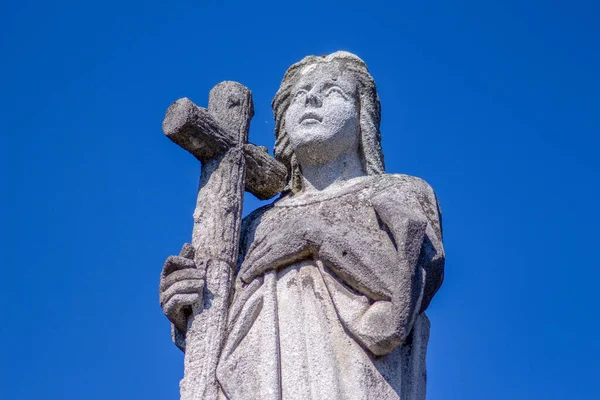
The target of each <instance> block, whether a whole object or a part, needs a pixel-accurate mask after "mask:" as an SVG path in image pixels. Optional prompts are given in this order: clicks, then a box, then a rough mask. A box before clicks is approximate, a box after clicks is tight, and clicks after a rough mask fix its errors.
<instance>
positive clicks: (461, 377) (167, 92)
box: [0, 0, 600, 400]
mask: <svg viewBox="0 0 600 400" xmlns="http://www.w3.org/2000/svg"><path fill="white" fill-rule="evenodd" d="M599 8H600V7H599V6H598V3H597V2H593V1H588V2H584V1H571V2H556V1H546V2H535V1H506V0H504V1H485V2H482V1H455V2H440V1H430V2H404V1H402V2H389V3H388V4H384V3H381V2H377V1H373V2H363V3H361V2H352V1H348V2H344V3H338V4H335V3H330V2H328V1H322V2H316V1H310V0H307V1H303V2H298V3H288V2H272V3H270V4H267V3H266V2H233V1H228V2H217V1H179V2H172V3H171V4H169V3H167V2H157V1H146V2H134V1H131V2H114V1H110V0H108V1H104V2H65V1H55V2H39V1H22V2H8V3H6V4H3V5H2V6H1V11H0V22H1V23H0V32H1V35H0V54H1V56H0V59H1V62H0V76H1V78H0V94H1V96H0V120H1V121H2V128H3V129H2V146H1V148H0V169H1V170H2V171H3V172H2V175H1V176H2V195H1V196H0V207H1V209H2V221H1V226H2V229H1V230H0V235H1V238H0V246H2V248H1V250H2V255H3V261H2V265H3V276H2V279H0V310H1V317H2V323H1V324H0V399H7V400H8V399H19V400H21V399H23V400H28V399H38V398H45V399H74V400H75V399H88V400H92V399H107V398H110V399H176V398H178V397H177V396H178V383H179V379H180V378H181V375H182V360H183V357H182V354H181V353H180V351H179V350H178V349H177V348H175V346H174V345H172V344H171V342H170V338H169V326H168V323H167V320H166V318H165V317H164V316H163V315H162V312H161V310H160V307H159V305H158V293H157V286H158V277H159V273H160V270H161V267H162V263H163V261H164V259H165V258H166V257H167V256H168V255H170V254H174V253H176V252H178V251H179V249H180V247H181V245H182V243H184V242H185V241H187V240H189V237H190V233H191V222H192V220H191V214H192V211H193V207H194V201H195V192H196V187H197V179H198V173H199V167H198V163H197V162H196V161H195V160H194V159H193V157H191V156H190V155H189V154H186V153H185V152H184V151H183V150H181V149H180V148H178V147H177V146H175V145H173V144H172V143H171V142H170V141H169V140H168V139H166V138H165V137H164V135H163V134H162V132H161V122H162V119H163V116H164V113H165V110H166V108H167V107H168V106H169V104H170V103H171V102H173V101H175V100H176V99H178V98H180V97H184V96H187V97H190V98H191V99H192V100H193V101H194V102H196V103H197V104H199V105H202V106H205V105H206V102H207V96H208V92H209V90H210V89H211V87H212V86H214V85H215V84H216V83H218V82H220V81H222V80H236V81H239V82H242V83H243V84H245V85H246V86H248V87H249V88H250V89H251V90H252V91H253V93H254V103H255V109H256V115H255V117H254V119H253V122H252V126H251V132H250V137H251V140H252V141H253V142H255V143H257V144H260V145H265V146H267V147H269V148H270V149H272V145H273V142H274V138H273V127H274V124H273V118H272V112H271V109H270V101H271V99H272V97H273V95H274V94H275V92H276V90H277V88H278V85H279V83H280V80H281V78H282V77H283V73H284V72H285V70H286V68H287V67H288V66H289V65H291V64H292V63H293V62H296V61H298V60H299V59H301V58H302V57H303V56H305V55H308V54H325V53H330V52H333V51H335V50H339V49H344V50H348V51H352V52H354V53H356V54H358V55H359V56H360V57H362V58H363V59H364V60H365V61H366V62H367V64H368V65H369V67H370V69H371V72H372V74H373V76H374V77H375V80H376V82H377V85H378V88H379V94H380V97H381V102H382V110H383V122H382V133H383V146H384V152H385V156H386V164H387V170H388V172H390V173H406V174H410V175H416V176H419V177H421V178H424V179H425V180H427V181H428V182H429V183H430V184H431V185H432V186H433V187H434V189H435V190H436V192H437V195H438V197H439V200H440V203H441V206H442V210H443V214H444V235H445V238H444V239H445V248H446V254H447V263H446V281H445V283H444V285H443V287H442V289H441V290H440V292H439V293H438V295H437V296H436V298H434V300H433V302H432V304H431V306H430V308H429V312H428V314H429V317H430V319H431V321H432V333H431V340H430V347H429V356H428V366H429V381H428V394H429V395H428V399H430V400H431V399H432V400H436V399H440V400H450V399H457V400H471V399H472V400H481V399H488V400H493V399H503V400H504V399H513V400H517V399H538V398H539V399H598V398H600V387H599V386H598V384H597V379H598V378H597V376H598V373H599V372H600V369H599V368H598V360H599V359H600V344H599V341H598V339H597V332H598V330H599V329H600V318H599V316H600V313H599V311H598V305H599V300H598V295H597V294H596V293H597V291H596V288H597V287H598V281H599V280H600V272H599V267H600V265H599V262H598V257H597V254H596V252H597V250H598V243H597V241H598V228H599V227H600V218H599V216H598V212H597V211H596V206H595V205H594V204H595V200H596V199H597V198H598V194H599V191H598V178H597V175H598V172H599V167H600V165H599V161H598V149H599V139H598V135H599V133H600V129H599V128H600V123H599V118H600V117H599V115H600V112H599V111H600V96H599V92H600V79H599V78H598V71H600V56H599V53H600V52H599V48H598V47H599V46H598V39H599V38H600V28H599V25H598V22H597V21H598V16H599V15H600V13H599V11H600V9H599ZM251 197H252V196H251V195H248V198H247V200H246V204H245V213H247V212H248V211H250V210H252V209H254V208H256V207H257V206H258V205H259V202H258V201H257V200H255V199H253V198H251Z"/></svg>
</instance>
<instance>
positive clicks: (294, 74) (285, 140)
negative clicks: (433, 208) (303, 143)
mask: <svg viewBox="0 0 600 400" xmlns="http://www.w3.org/2000/svg"><path fill="white" fill-rule="evenodd" d="M324 63H336V65H338V67H339V70H340V74H341V73H342V72H346V71H347V72H350V73H352V74H353V75H354V76H355V78H356V81H357V84H358V97H359V115H360V117H359V119H360V149H359V151H360V155H361V160H362V164H363V168H364V169H365V172H366V173H367V175H377V174H383V173H385V166H384V163H383V152H382V150H381V132H380V131H379V124H380V122H381V105H380V103H379V96H378V95H377V88H376V87H375V81H374V80H373V77H372V76H371V74H370V73H369V70H368V69H367V65H366V64H365V62H364V61H363V60H361V59H360V58H358V57H357V56H355V55H354V54H352V53H348V52H346V51H337V52H335V53H332V54H330V55H328V56H321V57H316V56H308V57H304V58H303V59H302V60H301V61H300V62H298V63H296V64H294V65H292V66H291V67H290V68H289V69H288V70H287V71H286V73H285V75H284V77H283V80H282V81H281V86H280V87H279V90H278V91H277V94H276V95H275V98H274V99H273V103H272V107H273V113H274V114H275V158H276V159H277V160H279V161H280V162H282V163H283V164H284V165H285V166H286V167H287V168H288V177H289V178H288V187H287V188H288V189H291V190H292V191H294V192H297V191H300V190H301V189H302V179H301V178H302V176H301V172H300V167H299V165H298V162H297V161H296V156H295V155H294V152H293V150H292V147H291V144H290V139H289V136H288V134H287V132H286V131H285V113H286V111H287V109H288V107H289V105H290V102H291V99H292V90H293V88H294V86H295V84H296V83H297V82H298V80H299V79H300V77H301V76H302V75H304V74H305V73H306V72H308V71H309V70H310V69H311V68H310V66H314V65H316V64H324Z"/></svg>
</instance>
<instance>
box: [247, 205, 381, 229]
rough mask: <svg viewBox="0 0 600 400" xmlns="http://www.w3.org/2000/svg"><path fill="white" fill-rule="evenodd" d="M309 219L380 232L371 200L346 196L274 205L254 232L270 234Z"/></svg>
mask: <svg viewBox="0 0 600 400" xmlns="http://www.w3.org/2000/svg"><path fill="white" fill-rule="evenodd" d="M309 219H310V220H315V219H317V220H319V221H321V222H323V223H325V224H327V225H328V226H336V225H339V226H345V227H346V228H348V227H355V228H357V229H359V230H360V231H363V232H365V231H366V232H373V234H378V233H379V232H380V226H379V221H378V218H377V214H376V213H375V210H374V209H373V207H372V206H371V205H370V202H369V201H368V200H367V199H364V198H361V197H359V196H352V195H348V196H344V197H343V198H336V199H329V200H324V201H319V202H312V203H309V204H303V205H295V206H291V207H285V206H284V207H278V206H275V207H273V208H272V209H270V210H269V211H268V212H266V213H265V214H264V215H263V216H262V218H261V220H260V222H259V224H258V226H257V227H256V232H255V235H256V237H260V236H263V235H269V234H272V233H273V232H275V231H277V230H278V229H284V228H285V226H288V225H294V226H296V225H298V223H300V224H301V223H302V221H304V220H309Z"/></svg>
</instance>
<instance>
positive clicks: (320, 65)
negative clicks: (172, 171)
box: [160, 52, 444, 400]
mask: <svg viewBox="0 0 600 400" xmlns="http://www.w3.org/2000/svg"><path fill="white" fill-rule="evenodd" d="M237 85H239V84H237ZM242 88H243V87H242V86H241V85H239V86H235V85H234V84H233V83H231V82H230V83H227V85H226V87H225V88H224V89H223V88H221V92H222V93H221V94H218V93H217V94H214V93H213V92H211V97H210V100H209V109H208V111H206V110H204V109H200V108H198V107H196V106H194V105H193V103H191V102H190V101H189V100H187V99H183V100H179V101H178V102H177V103H175V104H174V105H173V106H172V107H171V108H170V109H169V111H168V112H167V118H166V119H165V124H164V125H163V129H164V130H165V133H167V135H168V136H169V137H170V138H171V139H172V140H173V141H175V142H176V143H178V144H180V145H182V146H183V147H185V148H186V149H188V150H190V151H191V152H192V153H193V154H195V155H196V156H197V157H198V158H199V159H201V160H202V161H203V170H202V178H201V184H200V188H201V189H200V192H202V191H203V190H206V191H207V193H208V190H209V189H211V188H210V186H211V185H213V188H212V191H211V192H210V194H202V195H201V193H200V192H199V195H198V199H199V200H198V201H199V203H198V206H199V207H200V206H202V207H204V208H203V209H204V210H205V212H202V211H201V210H200V211H199V210H198V209H197V211H196V214H195V217H196V218H195V222H196V224H195V228H194V235H193V239H192V245H191V246H190V245H186V246H184V249H183V250H182V253H181V255H180V256H171V257H169V258H168V259H167V262H166V263H165V266H164V268H163V273H162V275H161V283H160V297H161V306H162V307H163V310H164V311H165V313H166V315H167V317H168V318H169V320H170V321H171V322H172V332H173V338H174V341H175V343H176V344H177V345H178V346H179V347H180V348H182V349H183V350H184V351H185V352H186V361H185V363H186V366H185V368H186V371H185V376H184V379H183V380H182V383H181V396H182V399H186V400H187V399H190V400H191V399H201V398H206V399H232V400H237V399H268V400H270V399H283V400H292V399H293V400H295V399H340V400H342V399H378V400H387V399H402V400H421V399H425V385H426V368H425V355H426V349H427V342H428V338H429V321H428V319H427V317H426V316H425V314H424V311H425V310H426V309H427V307H428V305H429V303H430V301H431V299H432V297H433V296H434V294H435V293H436V291H437V290H438V289H439V287H440V285H441V283H442V280H443V271H444V250H443V246H442V227H441V214H440V210H439V206H438V202H437V199H436V197H435V194H434V192H433V190H432V189H431V187H430V186H429V185H428V184H427V183H426V182H424V181H423V180H421V179H418V178H415V177H411V176H406V175H388V174H385V170H384V163H383V154H382V151H381V145H380V131H379V123H380V104H379V98H378V95H377V91H376V88H375V83H374V81H373V78H372V77H371V75H370V74H369V71H368V69H367V66H366V65H365V63H364V62H363V61H362V60H361V59H360V58H358V57H357V56H355V55H353V54H350V53H347V52H336V53H333V54H331V55H328V56H323V57H313V56H309V57H306V58H304V59H303V60H301V61H300V62H298V63H297V64H294V65H292V66H291V67H290V68H289V69H288V71H287V72H286V74H285V76H284V78H283V81H282V83H281V87H280V89H279V91H278V92H277V94H276V96H275V99H274V100H273V110H274V113H275V121H276V127H275V136H276V142H275V158H276V160H277V161H279V162H280V163H281V164H283V166H281V165H280V164H278V163H277V162H275V160H273V159H270V157H269V156H268V154H266V153H265V152H264V151H263V150H261V149H259V148H256V147H255V146H252V145H250V144H247V143H246V139H247V125H248V123H249V118H251V116H252V107H251V97H249V96H250V95H249V92H248V93H247V94H246V93H245V92H243V90H242ZM217 89H218V88H215V89H213V91H215V90H217ZM217 92H218V91H217ZM240 93H241V94H240ZM219 96H221V98H222V99H224V100H218V99H216V98H218V97H219ZM240 98H241V99H242V100H239V99H240ZM215 99H216V100H215ZM236 99H237V100H236ZM244 99H246V100H244ZM248 99H249V100H248ZM178 103H179V104H178ZM212 103H214V104H221V105H222V106H221V107H219V106H215V107H212V109H211V104H212ZM177 110H178V111H177ZM231 110H233V111H231ZM243 110H245V111H243ZM231 112H237V114H235V115H237V116H238V117H239V118H237V117H236V118H237V119H236V118H232V117H227V115H228V114H227V113H231ZM232 120H233V121H234V122H233V125H231V121H232ZM240 121H241V122H240ZM244 121H246V122H244ZM227 124H229V125H228V126H226V125H227ZM194 129H195V130H194ZM192 131H193V132H197V135H198V137H199V138H200V139H201V140H200V139H198V140H195V139H194V140H193V139H190V137H191V135H192V133H191V132H192ZM235 132H240V133H239V134H238V136H235V135H236V133H235ZM194 134H195V133H194ZM215 137H216V138H217V139H215ZM200 142H202V143H208V144H207V145H206V146H204V148H203V149H200V150H198V148H199V147H202V146H201V145H199V143H200ZM206 149H210V151H209V150H206ZM213 160H216V161H213ZM228 160H229V161H228ZM220 169H222V170H223V171H226V172H225V173H220V172H219V171H220ZM205 170H206V171H207V172H206V173H205ZM232 170H235V171H239V173H232V172H231V171H232ZM218 173H220V175H218ZM286 173H287V174H286ZM236 174H237V175H236ZM286 176H287V178H286ZM244 177H245V181H244ZM215 182H217V183H218V185H217V184H216V183H215ZM219 182H234V183H231V186H230V187H235V188H237V189H235V190H230V189H227V190H225V189H223V187H225V186H224V185H225V184H223V183H219ZM283 186H285V187H283ZM244 187H245V188H246V189H247V190H249V191H252V192H253V193H255V194H257V195H258V196H259V197H262V198H266V197H270V196H272V195H274V194H275V193H277V192H278V191H280V190H281V191H282V192H281V195H280V197H279V198H278V199H277V200H275V201H274V202H273V203H272V204H270V205H268V206H266V207H262V208H260V209H258V210H256V211H254V212H253V213H251V214H250V215H248V216H247V217H246V218H245V219H244V220H243V221H242V222H241V223H238V222H236V221H238V220H240V219H239V215H240V212H241V203H240V201H241V196H242V195H243V192H244ZM234 192H235V193H234ZM215 193H217V194H218V193H221V194H220V196H221V197H215V196H216V195H215ZM223 193H224V194H223ZM232 193H234V194H232ZM240 193H241V194H240ZM202 199H204V200H202ZM201 200H202V201H201ZM209 200H210V201H209ZM228 205H229V206H228ZM206 207H212V209H214V210H216V211H211V212H210V213H209V212H208V211H206V210H207V208H206ZM219 207H220V208H219ZM212 209H211V210H212ZM236 218H237V219H236ZM223 221H225V222H223ZM240 221H241V220H240ZM219 224H220V225H219ZM217 225H218V226H225V228H215V226H217ZM223 232H225V233H223ZM215 241H216V242H219V243H221V242H222V243H223V244H219V245H218V246H220V247H219V248H220V249H221V248H223V249H225V248H226V249H227V250H226V251H224V250H218V251H216V250H215V244H214V243H215ZM218 246H217V247H218ZM228 246H229V247H228ZM231 249H233V250H231ZM233 251H235V252H236V253H235V254H232V252H233ZM211 282H212V283H211ZM211 312H213V313H214V315H215V316H213V317H210V313H211ZM193 371H201V372H193ZM200 386H201V387H202V389H197V387H200Z"/></svg>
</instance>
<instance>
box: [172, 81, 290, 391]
mask: <svg viewBox="0 0 600 400" xmlns="http://www.w3.org/2000/svg"><path fill="white" fill-rule="evenodd" d="M253 114H254V108H253V103H252V93H251V92H250V90H249V89H248V88H246V87H245V86H243V85H241V84H239V83H236V82H231V81H227V82H222V83H220V84H218V85H217V86H215V87H214V88H213V89H212V90H211V92H210V95H209V102H208V110H207V109H204V108H200V107H198V106H196V105H195V104H194V103H192V102H191V101H190V100H189V99H187V98H183V99H180V100H178V101H176V102H175V103H174V104H173V105H171V107H169V109H168V110H167V114H166V116H165V119H164V122H163V131H164V133H165V135H167V137H168V138H169V139H171V140H172V141H173V142H175V143H177V144H178V145H180V146H181V147H183V148H184V149H186V150H187V151H189V152H190V153H192V154H193V155H194V156H196V158H198V159H199V160H200V161H201V162H202V172H201V178H200V187H199V190H198V198H197V202H196V210H195V212H194V228H193V234H192V247H193V250H194V251H193V252H192V253H193V254H194V263H195V265H196V268H198V269H199V270H201V271H202V274H203V275H204V277H205V278H204V279H205V285H204V289H203V294H202V296H200V297H199V299H200V300H199V301H198V302H197V303H196V304H193V305H192V307H191V314H190V315H189V318H188V321H187V335H186V343H185V361H184V378H183V380H182V381H181V399H182V400H200V399H215V400H216V399H217V393H218V384H217V381H216V377H215V371H216V367H217V362H218V359H219V354H220V349H221V346H222V343H223V338H224V335H225V324H226V321H227V307H228V302H229V297H230V289H231V282H232V277H233V273H234V269H235V266H236V263H237V255H238V243H239V236H240V223H241V215H242V203H243V195H244V188H245V189H246V190H248V191H249V192H251V193H253V194H254V195H256V196H257V197H258V198H259V199H268V198H270V197H273V196H274V195H275V194H277V193H279V192H280V191H281V190H282V189H283V187H284V186H285V178H286V175H287V171H286V168H285V167H284V166H283V165H282V164H280V163H279V162H277V161H276V160H275V159H273V158H272V157H270V156H269V155H268V154H267V152H266V151H264V150H263V149H261V148H259V147H257V146H254V145H252V144H248V143H247V140H248V130H249V126H250V120H251V118H252V116H253Z"/></svg>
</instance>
